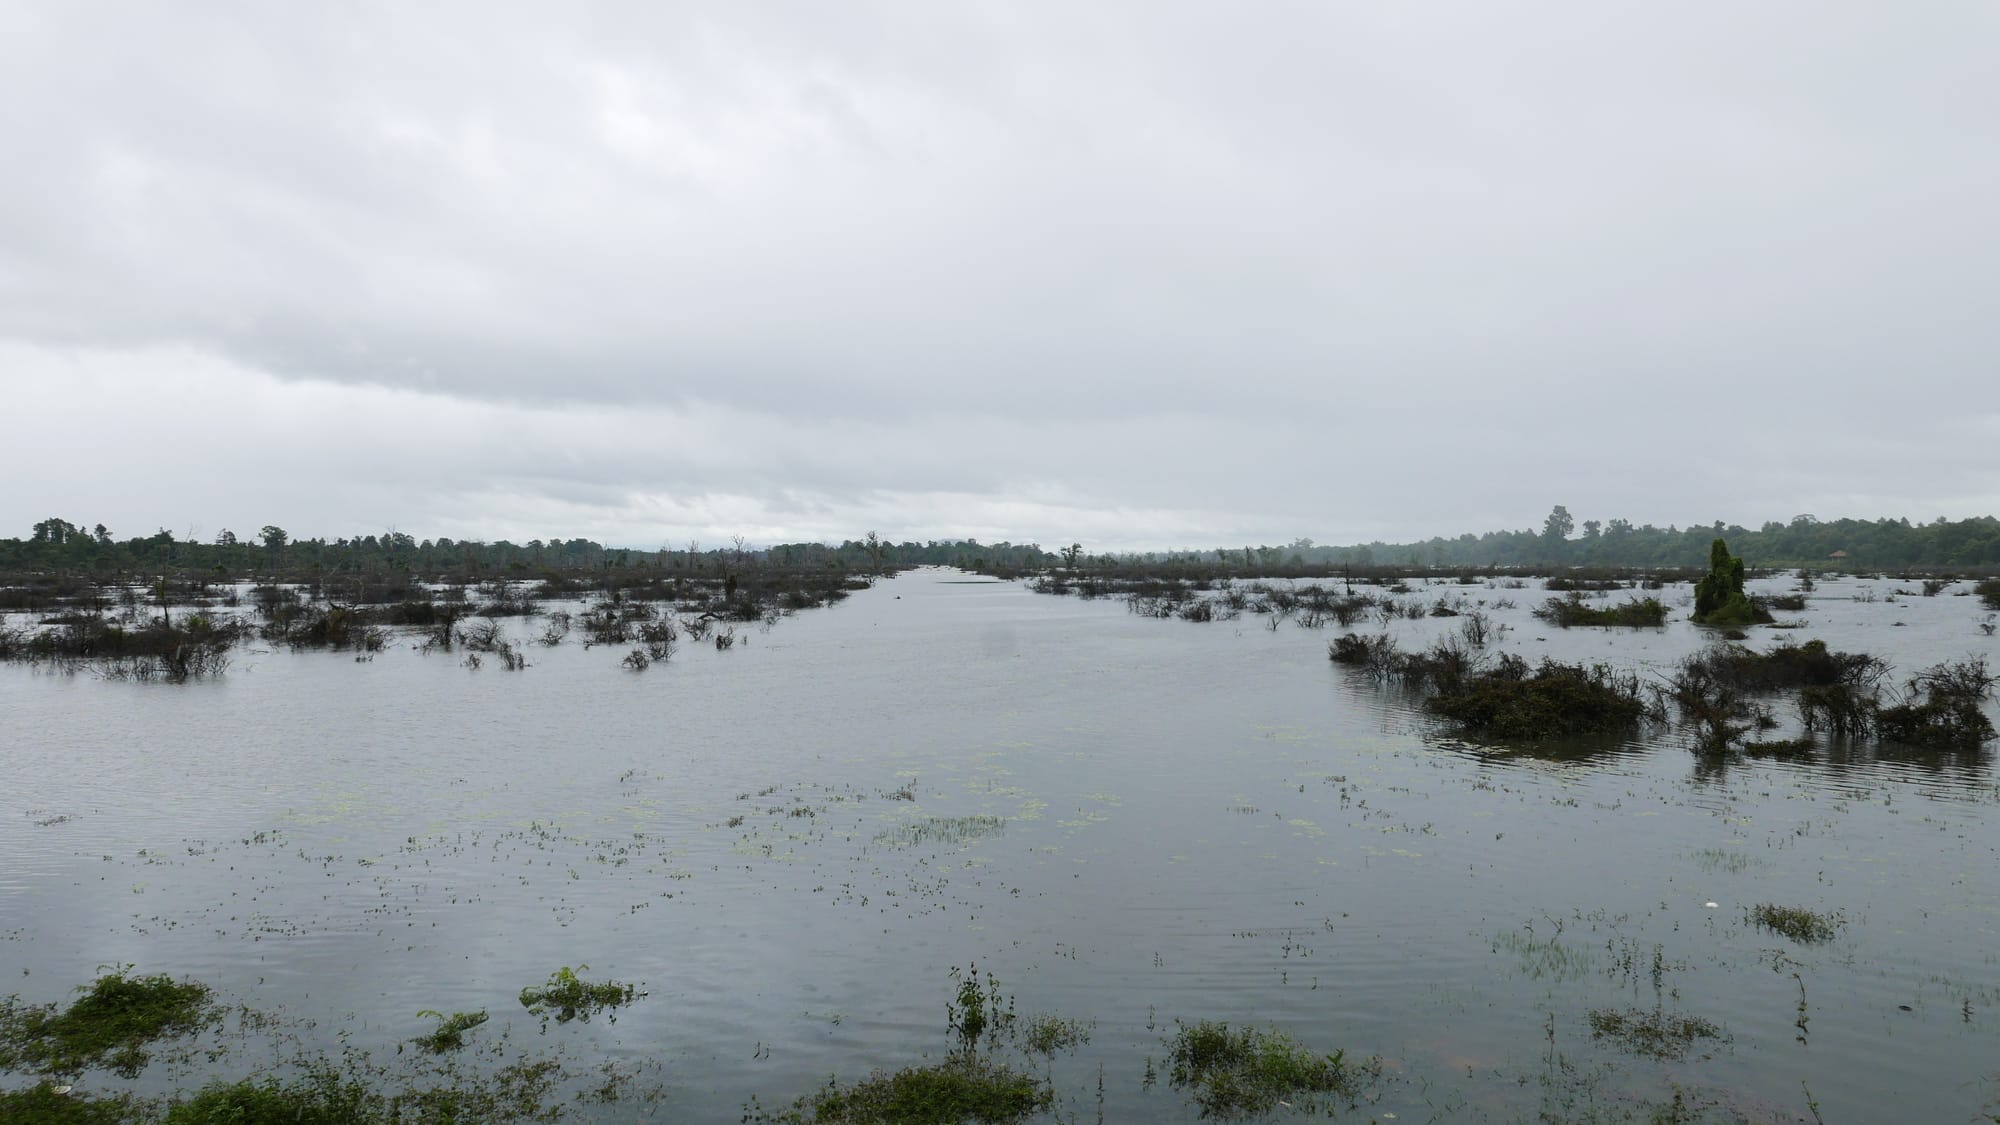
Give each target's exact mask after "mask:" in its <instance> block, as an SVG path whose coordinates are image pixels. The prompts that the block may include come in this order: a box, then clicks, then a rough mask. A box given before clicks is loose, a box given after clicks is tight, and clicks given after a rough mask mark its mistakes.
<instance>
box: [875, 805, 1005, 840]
mask: <svg viewBox="0 0 2000 1125" xmlns="http://www.w3.org/2000/svg"><path fill="white" fill-rule="evenodd" d="M1006 828H1007V818H1006V817H1001V816H994V815H992V814H990V813H974V814H973V815H971V816H927V817H925V818H924V819H922V820H919V821H916V822H915V823H912V824H903V825H898V826H897V827H895V828H886V829H883V830H882V831H880V832H877V833H876V834H875V842H876V843H878V844H885V845H888V846H889V847H897V848H909V847H916V846H917V845H919V844H962V843H965V842H966V841H968V840H977V839H979V838H980V837H982V836H994V835H998V834H999V833H1001V832H1004V831H1006Z"/></svg>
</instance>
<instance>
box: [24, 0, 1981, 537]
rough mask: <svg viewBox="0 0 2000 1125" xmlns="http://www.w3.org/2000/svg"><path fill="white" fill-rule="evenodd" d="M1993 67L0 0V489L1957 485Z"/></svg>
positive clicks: (137, 495)
mask: <svg viewBox="0 0 2000 1125" xmlns="http://www.w3.org/2000/svg"><path fill="white" fill-rule="evenodd" d="M1995 105H2000V10H1996V9H1994V8H1992V7H1991V6H1990V5H1986V4H1980V3H1966V4H1943V3H1939V4H1924V5H1912V6H1882V5H1874V4H1828V3H1810V4H1807V3H1795V4H1772V5H1759V6H1753V7H1751V8H1744V7H1742V6H1736V5H1720V4H1714V5H1692V6H1687V5H1683V6H1678V7H1674V8H1659V9H1654V10H1647V11H1632V10H1627V9H1625V8H1621V7H1617V6H1605V5H1598V4H1586V3H1553V2H1551V3H1541V4H1527V5H1506V6H1494V5H1471V4H1468V5H1460V6H1444V7H1440V6H1423V7H1421V8H1419V7H1415V6H1408V5H1393V6H1392V5H1374V6H1359V5H1355V6H1343V5H1275V4H1273V5H1263V6H1252V7H1240V6H1239V7H1235V8H1223V7H1218V6H1212V5H1178V4H1158V3H1144V4H1138V3H1134V4H1127V5H1119V4H1098V5H1087V6H1082V7H1078V6H1055V5H1048V6H1041V5H987V6H972V5H953V6H941V5H919V4H850V5H839V6H827V5H816V4H804V3H801V4H796V5H783V4H766V5H747V4H746V5H726V6H714V7H713V8H712V9H697V8H691V7H683V6H665V5H638V4H634V5H620V4H600V5H580V6H566V7H564V8H563V9H562V11H561V13H560V14H557V13H556V10H555V9H550V8H545V7H538V6H519V7H515V6H508V5H493V4H462V5H450V4H433V5H387V4H381V5H343V6H296V5H281V6H272V5H258V4H248V3H245V4H233V5H232V4H204V5H158V6H142V5H125V4H101V5H93V4H75V5H27V4H13V5H5V6H0V106H4V107H5V108H4V109H0V144H4V146H5V148H4V150H5V151H6V152H8V153H9V154H10V160H9V163H10V165H11V166H12V167H13V168H14V169H15V172H14V174H11V175H9V176H6V177H4V178H0V340H4V347H0V360H4V363H0V379H4V380H5V382H6V384H7V386H8V390H9V397H10V398H13V399H15V400H16V402H17V403H18V404H20V405H22V406H23V407H32V408H33V411H34V412H35V413H34V416H35V417H38V418H42V419H60V420H62V422H61V423H59V424H57V425H55V426H53V427H42V426H34V427H26V429H28V430H30V431H31V432H29V433H26V434H23V435H22V436H21V440H20V441H19V442H18V443H14V444H12V445H11V446H10V449H11V451H10V452H5V453H0V470H4V471H6V472H7V473H8V475H9V476H10V478H13V479H15V480H27V479H32V480H34V481H35V482H36V483H35V484H34V485H33V486H23V485H16V486H15V487H11V488H10V489H8V490H7V496H6V499H5V500H4V501H0V520H4V522H5V524H6V525H8V526H10V527H11V526H14V525H18V527H17V528H16V529H15V530H14V531H11V532H9V531H7V530H6V528H0V533H19V531H20V529H24V528H25V527H26V525H27V524H28V523H30V522H32V521H33V520H34V519H38V518H41V517H42V516H44V515H48V514H62V515H64V516H66V517H68V518H76V519H87V520H91V521H95V520H96V519H100V518H105V519H108V520H110V521H112V522H114V526H116V525H117V522H118V521H123V522H124V523H125V524H127V525H133V526H130V530H132V531H134V532H136V531H140V530H145V528H142V527H139V526H135V525H138V524H143V523H156V522H159V521H163V520H164V521H175V520H189V521H207V522H210V523H211V524H214V523H217V522H220V523H228V522H235V523H240V524H242V525H245V526H250V525H253V524H255V523H261V522H264V521H267V520H272V519H279V520H290V521H292V522H293V523H294V524H297V525H299V526H300V529H302V530H304V531H305V533H307V534H312V533H327V534H338V533H344V532H347V531H352V530H357V529H364V528H374V527H380V526H386V525H388V524H392V523H393V524H397V525H400V526H405V527H408V528H410V529H411V530H413V531H416V532H418V533H420V534H438V533H443V534H472V535H487V536H500V535H527V534H533V535H541V536H546V535H549V534H555V533H558V532H561V533H564V534H578V533H583V534H596V535H598V536H600V537H604V538H608V539H610V540H613V541H617V542H630V543H635V544H641V545H643V544H645V543H647V542H650V541H654V540H665V539H679V538H683V537H685V536H686V535H689V534H707V535H710V536H716V535H721V534H727V533H729V532H731V531H737V530H742V531H746V532H747V531H755V532H757V533H758V535H759V537H764V538H791V537H800V536H808V535H814V536H816V535H842V534H850V533H855V532H858V531H860V530H864V529H865V528H867V527H879V528H881V529H882V530H883V531H884V532H885V533H890V534H894V535H897V536H899V537H900V536H902V535H905V534H910V535H926V534H966V533H970V534H981V535H982V536H983V537H989V538H993V537H999V536H1002V535H1006V536H1011V537H1014V538H1019V539H1026V538H1041V539H1044V540H1047V541H1054V540H1056V539H1063V540H1067V539H1069V538H1086V539H1092V540H1096V541H1098V542H1101V543H1103V544H1104V545H1179V544H1207V543H1239V542H1242V541H1244V540H1246V539H1249V540H1255V541H1259V542H1261V541H1274V540H1280V539H1285V538H1289V537H1290V536H1292V535H1298V534H1308V535H1313V536H1315V537H1316V538H1320V539H1322V540H1343V539H1351V538H1366V537H1373V536H1376V535H1383V536H1387V537H1392V538H1395V537H1414V536H1421V535H1427V534H1431V533H1438V532H1445V533H1449V532H1456V531H1460V530H1472V529H1483V528H1485V527H1489V526H1522V525H1526V524H1529V523H1532V522H1534V521H1535V520H1536V519H1537V518H1538V517H1539V514H1540V513H1542V512H1545V511H1546V510H1547V508H1548V505H1549V504H1550V503H1554V502H1563V503H1566V504H1568V505H1569V506H1570V508H1571V509H1572V511H1576V512H1578V513H1580V516H1581V515H1582V514H1594V515H1597V516H1599V517H1604V516H1610V515H1626V516H1630V517H1632V518H1635V519H1640V520H1649V519H1650V520H1658V521H1660V522H1667V521H1668V520H1678V521H1681V522H1687V521H1691V520H1703V521H1705V520H1707V519H1710V518H1715V517H1718V516H1719V517H1722V518H1726V519H1742V520H1746V521H1755V520H1760V519H1764V518H1773V517H1775V518H1784V517H1785V516H1788V515H1790V514H1791V513H1793V512H1795V511H1807V510H1815V511H1818V512H1819V514H1821V515H1823V516H1834V515H1862V516H1873V515H1885V514H1896V515H1904V514H1907V515H1911V516H1916V517H1922V516H1927V515H1932V514H1950V515H1967V514H1979V513H1987V512H1993V511H1995V510H2000V468H1996V467H1995V466H1996V464H2000V461H1996V459H1994V458H1992V457H1991V456H1990V452H1989V451H1990V450H1991V449H1992V448H1994V443H1995V439H1996V438H2000V393H1996V392H1995V390H1994V389H1993V387H1994V385H1995V382H1996V381H1995V379H1994V377H1993V373H1992V371H1991V368H1992V367H1993V364H1994V357H1995V356H1996V355H2000V349H1996V344H2000V338H1996V337H2000V327H1996V325H2000V317H1996V315H1995V314H1996V313H2000V308H1996V306H2000V254H1996V253H1995V251H1996V249H2000V209H1996V208H1995V207H1994V206H1993V205H1992V202H1991V201H1992V200H1993V199H1995V198H2000V146H1996V145H1995V144H1993V143H1992V125H1991V113H1992V108H1993V107H1994V106H1995ZM166 388H171V391H168V390H166ZM22 416H23V417H27V416H28V415H27V414H23V415H22ZM78 423H82V424H81V425H79V424H78ZM10 428H12V429H16V430H21V429H23V428H24V427H21V426H20V425H18V424H16V425H15V426H12V427H10ZM79 432H88V433H90V434H92V435H93V439H92V440H93V443H94V444H98V445H101V444H102V443H106V442H108V443H111V444H114V445H116V446H118V447H120V452H119V453H117V454H116V455H115V456H112V457H108V458H103V459H101V460H100V461H97V462H93V461H92V460H91V459H87V458H80V457H77V456H76V446H75V444H74V443H75V439H76V436H77V434H78V433H79ZM197 435H201V436H200V438H198V437H197ZM53 464H61V465H63V466H64V470H63V471H62V472H60V473H56V472H51V471H49V466H51V465H53ZM113 465H118V466H122V467H123V468H122V472H121V471H115V470H114V469H113V468H111V466H113ZM145 465H155V466H158V465H174V466H175V467H176V468H175V471H174V472H172V473H160V472H152V473H147V472H145V471H144V470H143V468H142V467H143V466H145ZM119 530H125V528H119Z"/></svg>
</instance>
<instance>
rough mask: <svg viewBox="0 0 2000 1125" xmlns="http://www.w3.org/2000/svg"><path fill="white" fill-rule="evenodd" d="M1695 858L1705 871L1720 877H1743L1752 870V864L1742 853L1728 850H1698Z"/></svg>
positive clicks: (1694, 854)
mask: <svg viewBox="0 0 2000 1125" xmlns="http://www.w3.org/2000/svg"><path fill="white" fill-rule="evenodd" d="M1693 858H1694V861H1695V863H1696V864H1697V865H1698V866H1700V868H1701V869H1702V870H1703V871H1708V872H1713V873H1715V874H1718V875H1724V874H1726V875H1741V874H1742V873H1743V872H1745V871H1748V870H1750V865H1751V862H1752V860H1751V859H1750V857H1749V856H1747V855H1744V854H1743V853H1742V852H1732V851H1730V850H1728V849H1727V848H1697V849H1695V851H1694V853H1693Z"/></svg>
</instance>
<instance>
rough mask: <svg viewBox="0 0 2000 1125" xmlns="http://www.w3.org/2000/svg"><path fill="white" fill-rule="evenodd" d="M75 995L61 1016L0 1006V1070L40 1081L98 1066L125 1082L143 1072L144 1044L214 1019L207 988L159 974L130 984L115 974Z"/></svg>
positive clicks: (11, 1000) (46, 1009)
mask: <svg viewBox="0 0 2000 1125" xmlns="http://www.w3.org/2000/svg"><path fill="white" fill-rule="evenodd" d="M78 991H79V992H82V993H83V995H82V996H80V997H78V998H77V999H76V1000H75V1001H74V1002H72V1003H71V1004H70V1006H69V1007H68V1008H65V1009H63V1010H62V1011H61V1012H57V1011H56V1008H55V1005H53V1004H48V1005H40V1006H30V1005H22V1004H20V1003H19V1002H18V998H16V997H8V998H7V999H6V1000H0V1069H13V1068H15V1067H17V1066H19V1065H21V1064H22V1063H26V1064H27V1065H28V1066H29V1067H30V1068H32V1069H34V1070H37V1071H40V1072H42V1073H45V1074H74V1073H76V1072H77V1071H80V1070H82V1069H84V1068H85V1067H88V1066H100V1065H102V1066H109V1067H110V1068H111V1069H113V1070H115V1071H117V1072H118V1073H120V1074H122V1075H125V1076H127V1077H131V1076H133V1075H136V1074H137V1073H138V1072H139V1071H140V1070H141V1069H142V1068H143V1067H144V1066H145V1065H146V1061H147V1058H148V1055H147V1052H146V1044H148V1043H150V1042H152V1041H153V1040H155V1039H160V1038H163V1037H166V1036H169V1035H179V1034H183V1033H186V1032H190V1031H194V1030H196V1029H198V1028H200V1027H203V1026H205V1025H207V1024H209V1023H212V1022H214V1020H215V1019H216V1017H217V1010H216V1008H215V1005H214V1004H213V1003H212V1002H211V1001H210V999H209V989H208V986H207V985H205V984H201V983H198V982H196V981H176V980H174V979H173V978H172V977H170V976H167V975H165V974H164V973H162V974H158V975H155V976H149V977H133V976H127V975H126V970H125V969H123V968H121V969H119V970H117V971H115V972H111V973H107V974H105V975H104V976H101V977H98V978H97V980H95V981H93V982H92V983H91V984H89V985H88V986H86V987H84V988H81V989H78Z"/></svg>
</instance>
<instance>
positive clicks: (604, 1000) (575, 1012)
mask: <svg viewBox="0 0 2000 1125" xmlns="http://www.w3.org/2000/svg"><path fill="white" fill-rule="evenodd" d="M577 968H579V969H588V968H590V966H589V965H579V966H577ZM640 995H641V993H640V992H639V990H638V988H637V987H635V986H633V985H629V984H619V983H618V982H617V981H609V980H607V981H594V982H593V981H587V980H584V979H583V978H581V977H579V976H577V975H576V970H575V969H571V968H570V967H569V966H568V965H564V966H563V967H562V968H560V969H557V970H556V971H555V972H553V973H550V974H549V979H548V982H547V983H546V984H539V985H530V986H528V987H527V988H524V989H522V990H521V1006H522V1007H523V1008H526V1009H528V1011H529V1012H530V1013H531V1014H533V1015H537V1016H540V1017H542V1024H543V1026H547V1025H548V1022H549V1020H551V1019H553V1020H555V1021H556V1022H557V1023H568V1022H570V1021H571V1020H579V1019H580V1020H583V1021H585V1022H588V1021H589V1020H590V1017H591V1016H592V1015H595V1014H596V1013H598V1012H601V1011H602V1012H608V1011H612V1010H613V1009H616V1008H618V1007H620V1006H622V1005H625V1004H630V1003H631V1002H632V1001H634V1000H636V999H638V998H639V996H640ZM611 1018H612V1019H614V1020H615V1019H616V1018H617V1016H616V1014H615V1013H614V1014H613V1015H612V1016H611Z"/></svg>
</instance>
